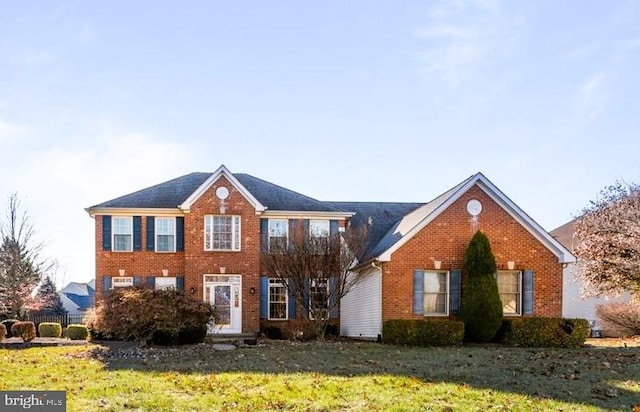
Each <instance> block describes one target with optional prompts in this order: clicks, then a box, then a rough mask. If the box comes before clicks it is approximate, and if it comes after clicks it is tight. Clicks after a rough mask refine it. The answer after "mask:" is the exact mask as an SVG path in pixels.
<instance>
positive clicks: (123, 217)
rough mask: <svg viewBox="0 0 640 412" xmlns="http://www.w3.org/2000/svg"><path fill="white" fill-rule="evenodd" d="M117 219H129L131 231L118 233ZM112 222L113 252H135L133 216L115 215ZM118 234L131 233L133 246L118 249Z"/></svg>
mask: <svg viewBox="0 0 640 412" xmlns="http://www.w3.org/2000/svg"><path fill="white" fill-rule="evenodd" d="M116 219H123V220H124V219H127V220H128V221H129V227H130V228H131V231H130V232H129V233H116V224H115V221H116ZM111 220H112V223H111V251H112V252H133V216H113V217H112V219H111ZM116 235H129V236H130V237H131V247H130V248H129V249H127V250H119V249H116Z"/></svg>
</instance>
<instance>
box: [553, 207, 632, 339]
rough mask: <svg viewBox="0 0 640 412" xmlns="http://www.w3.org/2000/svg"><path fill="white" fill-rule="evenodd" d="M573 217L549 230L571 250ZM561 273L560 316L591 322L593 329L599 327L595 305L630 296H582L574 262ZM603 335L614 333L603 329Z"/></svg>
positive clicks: (582, 283)
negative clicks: (575, 274)
mask: <svg viewBox="0 0 640 412" xmlns="http://www.w3.org/2000/svg"><path fill="white" fill-rule="evenodd" d="M574 223H575V219H574V220H572V221H570V222H567V223H565V224H564V225H562V226H560V227H557V228H555V229H553V230H552V231H551V232H549V233H550V234H551V235H552V236H553V237H554V238H556V239H557V240H558V241H559V242H560V243H562V244H563V245H564V247H566V248H567V249H569V250H571V251H573V248H574V237H573V236H574V230H573V225H574ZM565 266H566V267H565V268H564V271H563V275H562V287H563V294H562V316H563V317H566V318H582V319H587V320H589V321H591V322H592V325H594V329H601V328H602V325H600V324H599V321H598V318H597V316H596V306H598V305H601V304H606V303H611V302H616V301H618V302H629V300H630V298H631V296H630V294H629V293H623V294H622V295H620V296H619V297H615V298H608V297H604V296H603V297H593V298H583V297H582V287H583V285H584V282H583V281H582V280H581V279H579V278H577V277H576V276H574V267H575V264H573V263H572V264H569V265H565ZM603 334H604V335H612V334H615V332H613V331H606V330H605V331H603Z"/></svg>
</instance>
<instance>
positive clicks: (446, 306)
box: [422, 270, 451, 317]
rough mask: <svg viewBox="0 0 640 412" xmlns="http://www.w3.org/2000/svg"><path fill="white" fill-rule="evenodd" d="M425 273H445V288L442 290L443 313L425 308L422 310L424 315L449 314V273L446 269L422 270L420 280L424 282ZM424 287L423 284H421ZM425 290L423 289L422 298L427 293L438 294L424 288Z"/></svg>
mask: <svg viewBox="0 0 640 412" xmlns="http://www.w3.org/2000/svg"><path fill="white" fill-rule="evenodd" d="M427 274H445V276H446V282H445V284H446V285H447V290H446V291H445V292H444V313H441V312H427V311H426V310H425V311H424V316H429V317H437V316H442V317H446V316H449V305H450V299H449V294H450V293H451V273H450V272H449V271H448V270H425V271H424V272H423V279H422V282H423V283H424V282H425V279H426V276H427ZM423 288H424V285H423ZM424 289H425V290H423V292H422V294H423V299H424V298H425V297H426V295H427V294H429V295H434V294H436V295H437V294H439V293H440V292H438V293H430V292H427V291H426V288H424ZM423 310H424V303H423Z"/></svg>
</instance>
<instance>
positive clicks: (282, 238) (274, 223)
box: [269, 219, 289, 250]
mask: <svg viewBox="0 0 640 412" xmlns="http://www.w3.org/2000/svg"><path fill="white" fill-rule="evenodd" d="M288 235H289V222H288V221H287V219H269V250H283V249H285V248H286V247H287V238H288Z"/></svg>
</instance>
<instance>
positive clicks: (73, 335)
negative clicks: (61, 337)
mask: <svg viewBox="0 0 640 412" xmlns="http://www.w3.org/2000/svg"><path fill="white" fill-rule="evenodd" d="M66 334H67V338H69V339H71V340H86V339H87V338H89V329H87V327H86V326H85V325H77V324H71V325H69V326H67V330H66Z"/></svg>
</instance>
